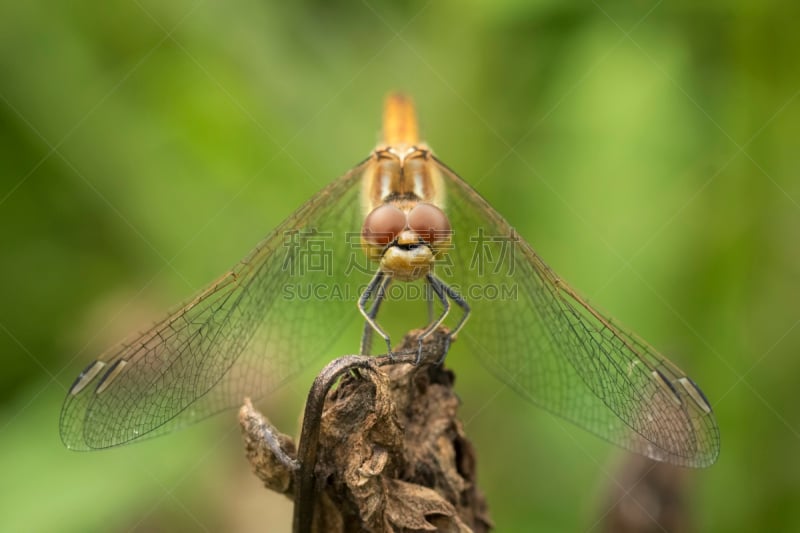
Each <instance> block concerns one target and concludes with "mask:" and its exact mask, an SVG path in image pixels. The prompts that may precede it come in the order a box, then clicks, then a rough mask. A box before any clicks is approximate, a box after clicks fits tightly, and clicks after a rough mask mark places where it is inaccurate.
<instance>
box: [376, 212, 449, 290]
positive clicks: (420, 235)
mask: <svg viewBox="0 0 800 533" xmlns="http://www.w3.org/2000/svg"><path fill="white" fill-rule="evenodd" d="M450 236H451V231H450V222H449V220H448V219H447V215H445V214H444V212H443V211H442V210H441V209H439V208H438V207H436V206H435V205H433V204H428V203H423V202H416V201H398V202H395V203H385V204H382V205H379V206H378V207H376V208H375V209H373V210H372V212H370V213H369V214H368V215H367V218H366V219H364V226H363V228H362V229H361V244H362V246H363V247H364V251H365V252H366V254H367V256H368V257H369V258H370V259H372V260H375V261H379V262H380V268H381V270H382V271H384V272H386V273H388V274H390V275H391V276H392V277H393V278H395V279H399V280H402V281H414V280H416V279H419V278H421V277H423V276H425V275H427V274H428V273H430V271H431V269H432V268H433V262H434V260H435V259H436V257H437V255H438V254H439V253H440V252H441V251H442V250H443V249H444V248H445V247H446V246H447V245H449V243H450Z"/></svg>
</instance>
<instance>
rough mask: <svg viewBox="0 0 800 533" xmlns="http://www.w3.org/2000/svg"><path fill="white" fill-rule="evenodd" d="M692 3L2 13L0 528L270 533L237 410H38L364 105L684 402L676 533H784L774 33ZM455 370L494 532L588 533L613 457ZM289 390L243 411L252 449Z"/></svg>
mask: <svg viewBox="0 0 800 533" xmlns="http://www.w3.org/2000/svg"><path fill="white" fill-rule="evenodd" d="M695 4H696V3H694V2H685V1H682V2H663V3H662V2H650V1H641V2H616V3H609V2H598V3H589V4H585V5H584V4H583V3H578V2H554V1H553V2H547V1H544V2H526V1H523V0H505V1H494V2H489V1H486V2H479V1H477V0H472V1H468V2H463V1H462V2H455V1H448V2H442V1H436V2H434V1H412V2H394V3H379V2H372V1H370V2H353V3H346V4H345V3H342V4H334V3H329V2H322V1H317V2H253V1H250V2H186V1H174V2H154V1H151V0H123V1H114V2H87V1H84V2H81V1H78V2H69V3H59V2H43V1H32V2H14V3H11V2H5V3H4V4H3V6H2V7H0V139H2V142H0V161H2V166H1V167H0V176H1V177H0V243H1V244H0V250H1V252H0V253H1V254H2V255H0V279H2V285H1V286H2V289H0V290H1V291H2V292H1V293H0V294H1V295H2V306H0V353H2V371H0V385H2V386H1V387H0V391H1V392H0V402H2V403H0V473H1V474H0V475H2V486H3V491H2V496H1V497H0V530H3V531H131V530H134V531H151V530H155V531H170V530H176V529H189V530H200V531H203V530H206V531H220V530H229V531H234V530H236V531H264V530H268V531H273V530H274V531H285V530H287V529H288V524H289V514H290V512H291V506H290V504H289V502H288V500H285V499H284V498H282V497H278V496H272V495H270V494H268V493H267V492H265V491H263V490H261V489H260V487H259V483H258V482H257V481H256V480H255V478H253V477H252V476H251V475H250V473H249V471H248V466H247V465H246V464H245V461H244V458H243V453H242V451H241V449H240V448H241V446H240V442H239V435H238V431H237V428H236V425H235V420H234V416H233V414H231V415H230V416H227V417H225V416H222V417H217V418H216V419H215V420H214V421H209V422H208V423H203V424H200V425H198V426H196V427H194V428H192V429H189V430H187V431H184V432H181V433H177V434H173V435H170V436H168V437H165V438H160V439H156V440H154V441H151V442H147V443H142V444H138V445H136V446H130V447H123V448H120V449H117V450H111V451H106V452H96V453H88V454H86V453H84V454H81V453H72V452H68V451H66V450H64V449H63V448H62V446H61V444H60V441H59V438H58V433H57V422H58V413H59V409H60V404H61V401H62V399H63V396H64V394H65V391H66V389H67V388H68V387H69V384H70V383H71V381H72V379H73V378H74V376H75V375H76V374H77V372H78V371H80V369H81V368H82V367H83V366H85V365H86V364H87V362H89V361H90V360H91V359H92V358H93V357H95V356H96V355H97V354H98V353H99V352H100V351H101V350H102V349H103V348H105V347H107V346H109V345H110V344H112V343H114V342H116V341H118V340H119V339H120V338H122V337H123V336H125V335H126V334H127V333H130V332H131V331H133V330H135V329H137V328H138V327H141V326H143V325H146V324H148V323H149V322H150V321H151V320H153V319H155V318H158V317H159V316H160V315H161V314H162V313H163V312H164V311H165V310H166V309H168V308H170V307H171V306H173V305H174V304H175V303H177V302H180V301H181V300H184V299H186V298H187V297H188V296H190V295H191V294H192V293H193V292H194V291H196V290H198V289H199V288H201V287H202V286H203V285H204V284H206V283H207V282H209V281H210V280H212V279H214V278H215V277H216V276H217V275H219V274H220V273H221V272H223V271H225V270H226V269H227V268H228V267H230V266H231V265H233V264H234V263H235V262H236V261H238V260H239V259H240V258H241V257H243V256H244V255H245V254H246V253H247V252H248V251H249V249H250V248H251V247H252V246H253V245H254V244H255V243H257V242H258V241H259V239H260V238H261V237H262V236H263V235H265V234H266V233H267V232H268V231H269V230H270V229H271V228H273V227H274V226H275V225H276V224H278V223H279V222H280V221H281V220H282V219H283V218H284V217H286V216H287V215H288V214H289V213H290V212H291V211H292V210H293V209H294V208H295V207H296V206H298V205H300V204H301V203H302V201H303V200H304V199H306V198H308V197H309V196H310V195H311V194H313V193H314V192H315V191H316V190H318V189H320V188H321V187H322V186H323V185H325V184H326V183H328V182H330V181H331V180H332V179H334V178H335V177H336V176H338V175H340V174H341V173H343V172H344V171H346V170H347V169H348V168H349V167H350V166H352V165H353V164H355V163H356V162H358V161H359V160H360V159H361V158H363V157H365V156H366V155H367V154H368V153H369V150H371V149H372V147H373V146H374V144H375V142H376V141H377V139H378V131H379V125H380V108H381V102H382V99H383V97H384V94H385V93H386V92H387V91H389V90H391V89H402V90H405V91H408V92H409V93H410V94H411V95H412V96H413V97H414V98H415V100H416V101H417V104H418V107H419V112H420V116H421V122H422V129H423V133H424V137H425V138H426V139H427V140H428V142H429V143H430V145H431V146H432V147H433V148H434V149H435V150H436V152H437V154H438V155H439V156H440V157H441V158H442V159H443V160H444V161H446V162H447V163H448V164H449V165H450V166H452V167H453V168H454V169H456V170H457V171H458V172H459V173H460V174H461V175H463V177H464V178H465V179H466V180H467V181H469V182H471V183H472V184H473V185H474V186H475V187H476V188H477V189H478V190H479V191H480V192H481V193H482V194H483V195H484V196H485V197H486V198H487V199H488V200H489V201H490V202H491V203H492V204H493V205H494V206H495V207H497V208H498V210H499V211H500V212H502V213H503V214H504V215H505V216H506V217H507V219H508V220H509V221H510V222H511V223H512V224H513V225H514V226H515V227H517V228H518V229H519V232H520V233H521V234H522V235H523V236H524V237H525V238H526V239H527V240H528V241H529V242H531V243H532V244H533V246H534V247H535V248H536V249H537V250H538V251H539V253H540V254H541V255H542V256H543V257H544V258H545V260H546V261H548V262H549V263H550V265H551V266H552V267H553V268H554V269H555V270H556V271H557V272H559V273H560V275H562V276H563V277H564V278H565V279H567V280H569V281H570V283H571V284H572V285H573V286H574V287H576V288H577V289H578V290H579V291H580V292H582V293H583V294H585V295H586V296H587V297H588V298H589V299H590V300H591V301H592V302H593V303H595V304H597V305H599V306H600V307H601V308H602V309H604V310H606V311H608V312H609V313H610V314H611V315H613V316H615V317H616V318H618V319H619V320H620V321H621V322H622V323H625V324H627V325H628V326H630V327H631V328H632V329H634V330H636V331H637V332H638V333H639V334H640V335H642V336H643V337H645V338H646V339H648V340H649V341H650V342H651V343H652V344H653V345H655V346H657V347H658V348H659V349H661V350H662V351H663V352H665V353H666V354H668V355H669V356H670V357H671V358H672V359H673V360H675V361H676V362H677V363H678V364H679V365H681V366H682V367H683V368H684V369H685V370H687V371H688V372H689V373H690V374H691V375H692V376H693V377H694V379H695V380H696V381H698V382H699V383H700V384H701V386H702V387H703V389H704V391H705V392H706V394H707V395H708V396H709V398H710V400H711V402H712V404H713V405H714V408H715V411H716V414H717V417H718V420H719V424H720V428H721V434H722V453H721V456H720V458H719V461H718V463H717V464H716V465H715V466H713V467H711V468H709V469H707V470H704V471H696V472H691V473H690V474H689V478H688V490H689V493H688V495H687V497H688V499H689V502H690V504H691V508H692V513H693V514H692V518H693V521H694V523H695V528H696V530H697V531H756V530H760V531H769V530H773V531H774V530H780V531H790V530H794V531H798V530H800V509H798V506H797V504H798V501H800V460H798V450H800V414H799V413H800V411H798V407H797V406H798V395H797V390H798V386H797V379H798V376H800V351H799V350H798V347H800V328H798V327H797V325H798V322H800V297H799V296H800V246H798V235H800V180H799V179H798V176H797V168H798V165H800V150H798V148H797V146H798V139H800V98H799V97H798V94H799V93H798V91H800V60H798V51H800V34H799V33H798V32H797V31H796V27H797V23H798V21H800V9H798V5H797V3H793V2H783V3H781V2H706V3H703V7H696V6H695ZM479 319H480V317H475V320H479ZM356 342H357V341H356V340H355V339H352V344H353V346H355V344H356ZM457 348H458V347H457V346H456V347H455V348H454V352H453V354H452V356H451V358H450V359H449V364H450V365H451V366H452V367H454V368H455V369H456V371H457V372H458V375H459V383H458V390H459V392H460V394H461V396H462V398H463V399H464V409H463V415H464V420H465V423H466V429H467V432H468V434H469V435H470V437H472V438H473V440H474V442H475V445H476V446H477V450H478V457H479V472H480V478H479V481H480V484H481V487H482V489H483V490H484V491H485V492H486V493H487V496H488V501H489V505H490V510H491V514H492V517H493V519H494V521H495V522H496V525H497V530H498V531H530V530H536V531H556V532H558V531H590V530H593V531H598V530H599V527H600V526H599V525H598V524H597V521H598V520H599V519H600V518H601V517H602V516H603V515H604V514H605V513H606V512H607V511H608V507H609V506H608V503H607V502H606V501H605V498H606V496H605V495H604V494H605V493H606V491H607V490H608V487H611V486H613V484H614V480H615V479H616V478H615V476H616V473H615V472H616V470H615V469H616V468H617V464H618V462H619V461H620V457H621V456H622V455H623V454H622V452H620V451H619V450H617V449H615V448H613V447H611V446H610V445H607V444H605V443H603V442H601V441H599V440H598V439H595V438H594V437H592V436H591V435H588V434H586V433H585V432H583V431H581V430H580V429H578V428H573V427H572V426H569V425H568V424H565V423H563V422H561V421H558V420H554V419H553V417H551V416H550V415H548V414H547V413H545V412H543V411H540V410H537V409H535V408H533V407H531V406H529V405H527V404H525V403H524V402H523V401H521V400H520V399H518V398H517V397H515V396H514V394H513V393H512V392H510V391H509V390H507V389H505V388H503V387H502V385H501V384H499V383H498V382H497V381H495V380H494V379H493V378H491V377H490V376H488V375H486V374H484V372H483V371H482V370H481V368H480V366H479V365H478V364H476V362H475V360H474V359H473V358H470V357H469V356H468V355H466V354H464V353H462V352H460V351H458V349H457ZM330 355H331V356H333V355H336V354H335V353H334V354H330ZM320 364H322V363H320ZM315 370H316V369H310V371H309V376H307V377H304V378H303V379H298V380H296V382H294V383H293V384H292V385H291V386H290V387H288V388H287V390H284V391H281V392H280V393H278V394H276V395H274V396H273V397H272V398H271V399H270V400H271V401H270V402H269V404H267V405H265V406H264V408H265V410H266V412H267V413H268V414H270V415H271V416H272V418H273V419H274V420H275V421H276V423H278V425H279V426H281V427H285V428H287V429H291V428H293V427H294V425H295V424H296V418H297V416H298V414H299V411H300V407H301V403H302V402H301V399H300V396H301V395H302V393H303V391H304V389H305V388H306V387H307V386H308V384H309V382H310V381H309V379H310V376H311V375H312V374H313V373H314V371H315Z"/></svg>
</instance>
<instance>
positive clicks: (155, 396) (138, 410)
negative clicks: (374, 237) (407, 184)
mask: <svg viewBox="0 0 800 533" xmlns="http://www.w3.org/2000/svg"><path fill="white" fill-rule="evenodd" d="M367 165H368V162H367V161H365V162H364V163H362V164H361V165H359V166H357V167H356V168H354V169H353V170H352V171H350V172H349V173H347V174H346V175H344V176H342V177H341V178H340V179H338V180H337V181H335V182H333V183H332V184H331V185H329V186H328V187H327V188H325V189H323V190H322V191H320V192H319V193H317V194H316V195H315V196H314V197H313V198H311V199H310V200H309V201H308V202H306V203H305V204H304V205H303V206H302V207H301V208H299V209H298V210H297V211H296V212H295V213H293V214H292V215H291V216H289V218H287V219H286V220H285V221H284V222H283V223H281V225H280V226H278V227H277V228H276V229H275V230H274V231H273V232H272V233H270V234H269V235H268V236H267V237H266V238H265V239H264V240H263V241H262V242H261V243H260V244H259V245H258V246H257V247H256V248H255V249H254V250H253V251H252V252H251V254H250V255H249V256H248V257H246V258H245V259H244V260H242V261H241V262H240V263H239V264H237V265H236V266H235V267H234V268H233V269H232V270H230V271H229V272H227V273H226V274H225V275H224V276H222V277H221V278H220V279H219V280H217V281H216V282H215V283H213V284H212V285H211V286H209V287H208V288H207V289H206V290H204V291H203V292H202V293H200V294H199V295H198V296H196V297H195V298H194V299H193V300H191V301H190V302H189V303H188V304H187V305H185V306H183V307H182V308H180V309H178V310H177V311H176V312H174V313H172V314H170V315H169V316H168V317H166V318H165V319H164V320H163V321H161V322H159V323H158V324H156V325H155V326H154V327H153V328H151V329H150V330H148V331H146V332H144V333H142V334H141V335H139V336H138V337H136V338H135V339H133V340H132V341H131V342H126V343H123V344H122V345H120V346H119V347H117V348H116V349H114V350H112V351H110V352H108V353H107V354H106V355H104V356H103V357H101V358H100V359H98V360H97V361H94V362H93V363H92V364H91V365H89V367H87V369H86V370H85V371H84V372H83V373H82V374H81V375H80V376H79V377H78V379H76V381H75V383H74V384H73V386H72V387H71V389H70V391H69V392H68V394H67V398H66V400H65V402H64V405H63V408H62V411H61V420H60V430H61V437H62V440H63V441H64V443H65V444H66V445H67V446H68V447H69V448H73V449H97V448H107V447H111V446H116V445H119V444H124V443H127V442H130V441H133V440H136V439H140V438H144V437H151V436H156V435H160V434H163V433H167V432H169V431H172V430H174V429H177V428H178V427H181V426H185V425H187V424H190V423H192V422H195V421H197V420H200V419H202V418H205V417H207V416H209V415H211V414H214V413H216V412H219V411H221V410H223V409H226V408H229V407H234V406H236V405H239V404H240V403H241V401H242V399H243V398H244V396H251V397H254V398H257V397H261V396H263V395H264V394H267V393H269V392H271V391H273V390H274V389H276V388H277V387H278V386H280V385H281V384H283V383H284V382H285V381H286V380H288V379H290V378H291V377H293V376H294V375H296V374H297V373H298V372H300V371H301V370H302V369H303V368H305V367H306V366H307V365H308V364H309V363H310V362H311V361H313V360H314V359H315V358H317V357H318V356H320V355H321V354H322V353H324V350H325V349H326V348H328V347H329V346H330V345H331V344H332V343H333V341H334V340H335V339H336V334H338V333H341V331H342V330H343V329H344V325H345V323H346V322H349V321H350V320H351V319H352V318H354V317H356V316H357V315H358V312H357V311H356V306H355V301H356V299H357V298H358V293H357V288H356V286H357V285H358V284H363V283H365V281H364V280H365V279H368V276H366V275H363V276H359V272H358V270H352V269H351V268H350V267H351V266H352V264H353V263H352V261H353V260H354V257H356V254H357V253H361V252H360V249H359V247H358V239H357V236H358V232H359V230H360V227H361V217H362V214H361V212H360V209H359V208H358V206H360V183H361V179H362V175H363V172H364V170H365V169H366V168H367ZM352 235H355V236H356V238H355V239H353V238H352ZM361 255H363V254H361ZM350 270H352V271H350ZM309 291H314V292H309ZM320 299H324V300H326V301H322V302H320V301H319V300H320Z"/></svg>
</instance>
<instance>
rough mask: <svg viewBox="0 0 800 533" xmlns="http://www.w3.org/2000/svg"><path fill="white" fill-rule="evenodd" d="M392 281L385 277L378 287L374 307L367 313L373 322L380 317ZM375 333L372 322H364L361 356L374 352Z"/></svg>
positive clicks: (373, 302)
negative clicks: (373, 334)
mask: <svg viewBox="0 0 800 533" xmlns="http://www.w3.org/2000/svg"><path fill="white" fill-rule="evenodd" d="M391 281H392V278H390V277H389V276H384V278H383V281H382V282H381V283H380V285H379V286H378V292H377V294H376V295H375V298H374V300H373V301H372V307H371V308H370V309H369V312H368V313H367V314H368V316H369V317H370V318H372V320H375V317H377V316H378V309H380V306H381V303H383V300H384V298H385V297H386V288H387V287H388V286H389V283H391ZM374 331H375V328H373V327H372V324H371V323H370V322H368V321H367V322H364V332H363V333H362V335H361V351H360V353H361V355H369V353H370V352H371V351H372V333H373V332H374Z"/></svg>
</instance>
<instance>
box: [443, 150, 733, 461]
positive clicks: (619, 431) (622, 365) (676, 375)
mask: <svg viewBox="0 0 800 533" xmlns="http://www.w3.org/2000/svg"><path fill="white" fill-rule="evenodd" d="M435 164H436V165H437V168H438V171H439V173H440V174H441V175H442V177H443V180H442V181H443V184H444V186H445V189H446V198H447V200H446V201H447V204H446V212H447V213H448V216H449V217H450V222H451V225H452V227H453V231H454V234H453V246H452V249H451V250H448V253H447V254H446V258H445V259H444V260H443V261H442V262H441V264H440V265H437V273H438V274H439V275H440V276H441V277H442V278H443V279H444V280H445V281H447V282H448V283H451V284H452V285H453V286H454V287H455V288H457V290H459V291H460V292H461V294H462V296H463V297H464V298H466V299H467V301H468V302H469V304H470V306H472V315H471V316H472V317H473V318H472V319H471V320H470V321H469V322H468V323H467V325H466V326H465V327H464V329H463V330H462V331H461V333H459V339H460V340H461V341H462V342H463V343H464V344H466V345H467V346H468V348H469V350H470V351H471V352H473V353H474V355H476V356H477V357H478V358H479V360H480V361H481V362H482V363H483V364H484V366H485V367H487V369H489V370H490V371H491V372H492V373H493V374H495V375H496V376H497V377H498V378H499V379H500V380H502V381H503V382H504V383H506V384H507V385H508V386H510V387H511V388H512V389H514V390H515V391H517V392H518V393H519V394H521V395H522V396H523V397H525V398H526V399H528V400H529V401H531V402H533V403H534V404H537V405H539V406H541V407H544V408H545V409H547V410H549V411H551V412H553V413H555V414H557V415H559V416H561V417H563V418H566V419H568V420H570V421H572V422H574V423H576V424H577V425H579V426H581V427H583V428H585V429H588V430H589V431H592V432H594V433H595V434H597V435H599V436H600V437H603V438H605V439H607V440H609V441H611V442H613V443H616V444H618V445H620V446H622V447H625V448H627V449H629V450H632V451H634V452H637V453H640V454H643V455H646V456H648V457H650V458H653V459H656V460H660V461H667V462H670V463H673V464H677V465H682V466H692V467H700V466H706V465H709V464H711V463H713V462H714V461H715V460H716V457H717V455H718V453H719V430H718V428H717V424H716V421H715V419H714V415H713V414H712V412H711V408H710V406H709V404H708V402H707V401H706V399H705V397H704V396H703V395H702V393H701V392H700V389H699V388H697V387H696V385H694V383H693V382H692V381H691V380H690V379H689V378H688V377H686V376H685V375H684V374H683V373H682V372H681V371H680V370H679V369H678V368H677V367H676V366H675V365H673V364H672V363H670V362H669V361H668V360H667V359H666V358H664V357H663V356H661V355H659V354H658V353H656V352H655V351H654V350H652V349H651V348H649V347H648V346H647V345H645V344H644V343H643V342H641V341H639V340H638V339H635V338H634V337H633V336H632V335H629V334H627V333H625V332H624V331H622V330H621V329H619V328H618V327H616V326H615V325H614V324H612V323H611V322H610V321H609V320H608V319H606V318H605V317H603V316H602V315H601V314H599V313H598V312H597V311H595V310H594V309H593V308H591V307H590V306H589V305H588V304H587V303H586V302H585V301H584V300H583V299H581V298H580V296H578V295H577V294H576V293H575V292H574V291H573V290H572V289H571V288H570V287H569V286H568V285H566V284H565V283H564V282H563V280H561V279H560V278H558V277H557V276H556V275H555V273H553V271H552V270H550V268H549V267H548V266H547V265H546V264H545V263H544V262H543V261H542V259H541V258H540V257H539V256H538V255H537V254H536V252H534V251H533V249H532V248H531V246H530V245H529V244H528V243H527V242H525V241H524V240H523V239H521V238H520V237H519V236H518V234H517V233H516V232H515V231H514V229H513V228H511V227H510V226H509V224H508V223H507V222H506V221H505V220H504V219H503V217H502V216H501V215H500V214H499V213H497V211H495V210H494V209H492V207H491V206H490V205H489V204H488V203H487V202H486V201H485V200H484V199H483V198H482V197H481V196H480V195H479V194H478V193H477V192H476V191H475V190H474V189H472V188H471V187H470V186H469V185H468V184H466V183H465V182H464V181H463V180H461V178H459V177H458V176H457V175H456V174H455V173H454V172H452V171H451V170H449V169H448V168H447V167H446V166H445V165H443V164H442V163H440V162H438V160H436V161H435Z"/></svg>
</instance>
